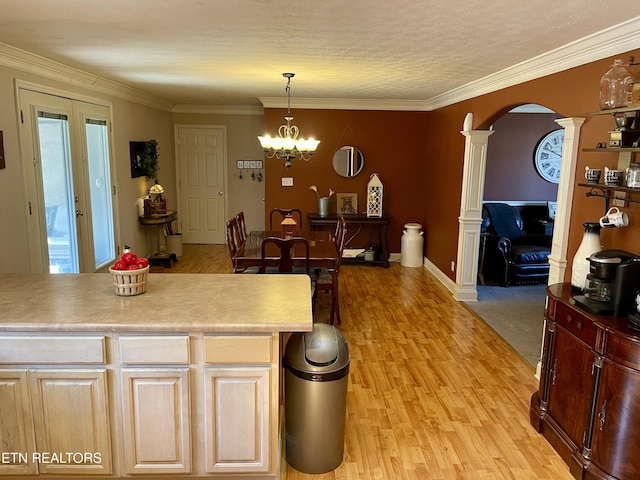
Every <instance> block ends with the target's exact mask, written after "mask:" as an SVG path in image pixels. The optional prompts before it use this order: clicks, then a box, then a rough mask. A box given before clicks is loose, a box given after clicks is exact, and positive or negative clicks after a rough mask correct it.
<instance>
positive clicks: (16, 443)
mask: <svg viewBox="0 0 640 480" xmlns="http://www.w3.org/2000/svg"><path fill="white" fill-rule="evenodd" d="M28 382H29V380H28V378H27V371H26V370H12V369H9V370H0V418H1V419H2V423H1V426H2V428H0V445H2V462H0V475H35V474H36V473H37V472H38V469H37V466H36V464H34V463H32V462H31V461H29V460H30V459H29V455H31V453H30V452H35V451H36V440H35V430H34V428H33V416H32V415H31V401H30V399H29V384H28Z"/></svg>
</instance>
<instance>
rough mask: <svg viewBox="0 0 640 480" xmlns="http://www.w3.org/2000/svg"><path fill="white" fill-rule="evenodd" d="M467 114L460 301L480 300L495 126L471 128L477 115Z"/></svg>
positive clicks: (458, 276)
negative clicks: (490, 148)
mask: <svg viewBox="0 0 640 480" xmlns="http://www.w3.org/2000/svg"><path fill="white" fill-rule="evenodd" d="M470 115H471V114H467V117H466V118H465V122H464V125H463V128H465V130H462V131H461V132H460V133H461V134H462V135H464V136H465V147H464V166H463V175H462V197H461V199H460V216H459V217H458V255H457V260H456V265H457V268H456V290H455V292H454V294H453V297H454V298H455V299H456V300H458V301H476V300H478V292H477V290H476V279H477V278H478V253H479V250H480V225H481V224H482V199H483V196H484V175H485V169H486V164H487V144H488V142H489V136H490V135H491V134H492V133H493V131H492V130H467V128H469V127H470V126H471V124H472V121H473V117H472V116H470Z"/></svg>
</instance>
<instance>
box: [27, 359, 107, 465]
mask: <svg viewBox="0 0 640 480" xmlns="http://www.w3.org/2000/svg"><path fill="white" fill-rule="evenodd" d="M29 378H30V387H31V400H32V405H33V420H34V425H35V432H36V439H37V445H38V454H39V455H40V461H39V462H38V463H39V469H40V473H45V474H56V475H58V474H59V475H62V474H74V475H96V474H109V473H111V442H110V437H109V420H108V419H109V412H108V407H107V405H108V404H107V387H106V385H107V373H106V371H105V370H104V369H86V370H85V369H83V370H80V369H67V370H57V369H56V370H44V369H43V370H39V369H34V370H32V371H29Z"/></svg>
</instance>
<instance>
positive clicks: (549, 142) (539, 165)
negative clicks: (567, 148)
mask: <svg viewBox="0 0 640 480" xmlns="http://www.w3.org/2000/svg"><path fill="white" fill-rule="evenodd" d="M563 141H564V129H563V128H560V129H558V130H554V131H553V132H549V133H547V134H546V135H545V136H544V137H542V138H541V139H540V141H539V142H538V144H537V145H536V149H535V152H534V154H533V163H534V165H535V167H536V171H537V172H538V175H540V176H541V177H542V178H544V179H545V180H546V181H547V182H551V183H559V182H560V162H561V161H562V142H563Z"/></svg>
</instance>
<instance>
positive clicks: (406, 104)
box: [258, 97, 429, 112]
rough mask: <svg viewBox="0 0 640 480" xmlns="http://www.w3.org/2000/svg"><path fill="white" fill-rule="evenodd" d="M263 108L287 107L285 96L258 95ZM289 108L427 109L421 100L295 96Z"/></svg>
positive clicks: (419, 110)
mask: <svg viewBox="0 0 640 480" xmlns="http://www.w3.org/2000/svg"><path fill="white" fill-rule="evenodd" d="M258 100H260V103H262V106H263V107H264V108H287V98H286V97H259V98H258ZM291 108H308V109H316V110H395V111H418V112H422V111H428V110H429V108H427V105H426V103H425V102H424V101H423V100H375V99H355V98H295V99H293V100H291Z"/></svg>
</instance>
